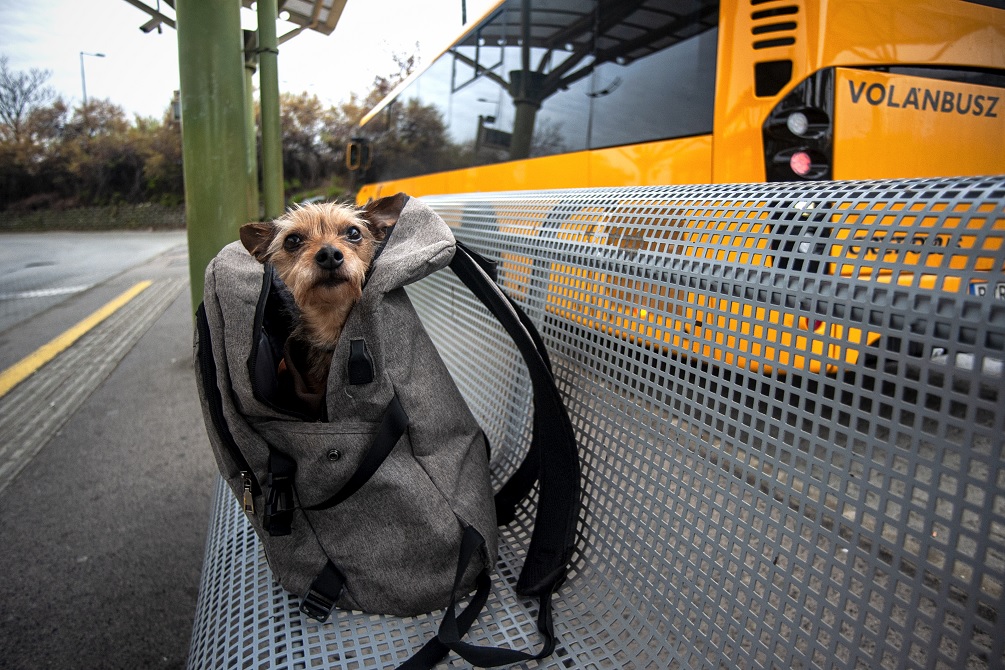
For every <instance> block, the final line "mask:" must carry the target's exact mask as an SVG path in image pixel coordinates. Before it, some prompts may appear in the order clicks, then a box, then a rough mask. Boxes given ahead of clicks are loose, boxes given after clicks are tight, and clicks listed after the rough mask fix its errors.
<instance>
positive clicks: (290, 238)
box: [283, 233, 304, 251]
mask: <svg viewBox="0 0 1005 670" xmlns="http://www.w3.org/2000/svg"><path fill="white" fill-rule="evenodd" d="M303 243H304V238H302V237H300V236H299V235H297V234H296V233H291V234H289V235H287V236H286V239H285V240H283V249H286V250H287V251H293V250H294V249H296V248H297V247H299V246H300V245H301V244H303Z"/></svg>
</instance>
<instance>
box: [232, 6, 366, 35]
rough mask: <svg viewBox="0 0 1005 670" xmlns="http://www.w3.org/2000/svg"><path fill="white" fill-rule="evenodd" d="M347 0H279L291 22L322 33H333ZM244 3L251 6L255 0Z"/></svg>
mask: <svg viewBox="0 0 1005 670" xmlns="http://www.w3.org/2000/svg"><path fill="white" fill-rule="evenodd" d="M346 1H347V0H285V1H284V0H279V12H280V13H282V12H289V13H290V18H288V19H287V21H289V22H290V23H293V24H296V25H297V26H298V27H299V28H300V29H301V30H316V31H317V32H319V33H321V34H322V35H331V34H332V31H333V30H335V26H336V25H338V20H339V17H341V16H342V10H343V9H345V3H346ZM241 4H242V5H244V6H245V7H248V8H250V7H251V5H252V4H254V0H242V2H241Z"/></svg>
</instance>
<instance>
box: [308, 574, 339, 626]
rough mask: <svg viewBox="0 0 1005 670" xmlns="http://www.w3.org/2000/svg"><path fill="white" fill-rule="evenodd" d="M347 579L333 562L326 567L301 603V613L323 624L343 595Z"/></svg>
mask: <svg viewBox="0 0 1005 670" xmlns="http://www.w3.org/2000/svg"><path fill="white" fill-rule="evenodd" d="M344 586H345V577H343V576H342V573H341V572H339V569H338V568H337V567H335V564H334V563H332V562H331V561H328V563H327V564H326V565H325V567H324V568H323V569H322V570H321V572H320V573H319V574H318V576H317V577H315V578H314V581H313V582H312V583H311V587H310V588H309V589H308V590H307V594H306V595H305V596H304V598H303V600H302V601H301V602H300V611H301V612H303V613H304V614H306V615H307V616H309V617H310V618H312V619H316V620H317V621H320V622H321V623H324V622H325V621H327V620H328V617H329V616H331V613H332V610H333V609H335V603H336V602H338V599H339V596H341V595H342V588H343V587H344Z"/></svg>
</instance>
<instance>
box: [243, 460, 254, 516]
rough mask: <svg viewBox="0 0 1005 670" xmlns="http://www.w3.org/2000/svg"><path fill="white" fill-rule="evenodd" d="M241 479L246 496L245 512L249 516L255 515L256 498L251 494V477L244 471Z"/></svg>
mask: <svg viewBox="0 0 1005 670" xmlns="http://www.w3.org/2000/svg"><path fill="white" fill-rule="evenodd" d="M241 479H242V480H243V482H244V496H243V501H244V511H245V512H246V513H248V514H254V513H255V497H254V495H252V493H251V477H249V476H248V473H247V472H245V471H243V470H242V471H241Z"/></svg>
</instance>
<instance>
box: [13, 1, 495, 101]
mask: <svg viewBox="0 0 1005 670" xmlns="http://www.w3.org/2000/svg"><path fill="white" fill-rule="evenodd" d="M142 1H143V2H145V3H146V4H147V5H148V6H150V7H154V6H155V5H156V3H157V0H142ZM466 2H467V14H468V19H469V21H471V20H474V19H477V18H478V17H480V16H481V15H482V14H483V13H485V12H486V11H487V10H488V9H489V7H491V6H492V5H493V4H495V3H494V1H493V0H466ZM161 5H162V12H163V13H164V14H166V15H168V16H170V17H172V18H174V11H173V10H172V9H171V8H170V7H168V6H167V3H164V2H162V3H161ZM419 8H421V11H419ZM148 18H149V17H148V16H147V14H145V13H144V12H143V11H142V10H140V9H137V8H135V7H133V6H132V5H130V4H128V3H127V2H125V0H0V54H4V55H6V56H8V58H9V66H10V67H11V69H14V70H28V69H30V68H33V67H37V68H41V69H45V70H50V71H51V72H52V77H51V79H50V81H49V83H50V85H51V86H52V87H53V88H54V89H55V90H56V92H57V93H59V94H60V95H62V96H63V98H64V99H65V100H68V101H70V102H71V103H73V104H76V103H79V102H80V101H81V99H82V97H83V93H82V88H81V73H80V61H81V57H80V52H81V51H84V52H90V53H104V54H105V57H104V58H97V57H93V56H84V72H85V77H86V84H87V97H88V98H108V99H110V100H111V101H112V102H114V103H116V104H118V105H120V106H122V107H123V108H124V109H125V110H126V113H127V114H130V115H131V114H139V115H142V116H154V117H157V118H160V117H161V116H162V115H163V113H164V111H165V110H166V108H167V106H168V104H169V103H170V101H171V96H172V94H173V92H174V91H175V90H176V89H177V88H178V43H177V36H176V34H175V31H174V30H173V29H171V28H167V27H164V28H163V33H162V34H160V35H158V34H157V31H153V32H151V33H149V34H144V33H143V32H141V31H140V29H139V27H140V26H141V25H142V24H144V23H146V21H147V19H148ZM241 20H242V27H244V28H250V29H253V28H254V27H255V26H256V24H257V22H256V19H255V14H254V12H251V11H248V10H243V9H242V10H241ZM294 27H295V26H294V25H293V24H289V23H285V22H282V21H280V24H279V27H278V32H279V34H280V35H282V34H283V33H285V32H287V31H288V30H291V29H292V28H294ZM460 30H461V0H349V1H348V3H347V5H346V9H345V11H344V12H343V13H342V18H341V19H340V21H339V24H338V27H337V28H336V29H335V31H334V32H333V33H332V34H331V35H329V36H327V37H325V36H323V35H321V34H320V33H315V32H313V31H305V32H303V33H301V34H300V35H299V36H297V37H295V38H293V39H292V40H290V41H289V42H286V43H285V44H283V45H280V47H279V87H280V89H281V90H283V91H288V92H291V93H300V92H302V91H307V92H308V93H314V94H316V95H317V96H318V97H319V98H320V99H321V100H322V102H324V103H325V104H335V103H337V102H339V101H340V100H343V99H346V98H348V96H349V93H350V92H357V93H364V92H365V91H366V90H367V89H368V88H369V86H370V84H371V83H372V81H373V78H374V76H376V75H378V74H385V75H386V74H389V73H390V72H392V71H393V70H394V69H395V67H394V62H393V60H392V57H391V56H392V54H394V53H406V54H411V53H413V52H415V51H416V47H415V44H416V42H419V49H418V52H419V55H420V57H421V59H422V62H423V63H428V62H429V60H431V59H432V58H435V56H436V55H437V54H439V53H440V52H441V51H442V50H443V49H444V48H445V47H446V46H447V45H448V44H449V43H450V41H451V40H452V39H453V38H455V37H456V36H457V35H458V34H459V33H460ZM255 83H256V87H257V76H256V78H255Z"/></svg>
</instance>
